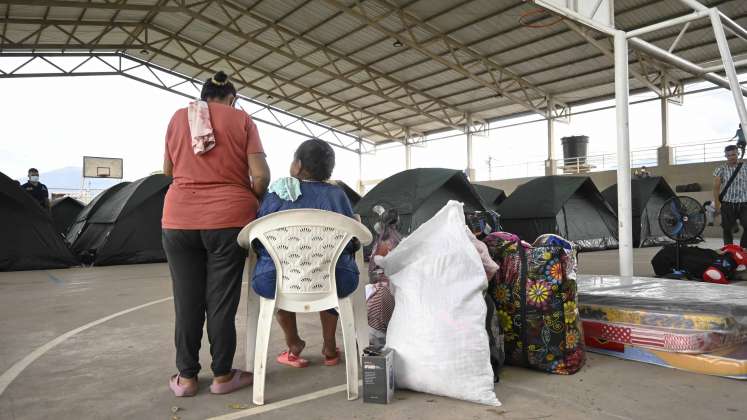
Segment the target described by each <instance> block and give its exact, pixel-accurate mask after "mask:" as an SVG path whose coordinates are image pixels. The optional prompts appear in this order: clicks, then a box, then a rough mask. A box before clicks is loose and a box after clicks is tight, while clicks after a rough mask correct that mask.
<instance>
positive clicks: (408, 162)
mask: <svg viewBox="0 0 747 420" xmlns="http://www.w3.org/2000/svg"><path fill="white" fill-rule="evenodd" d="M405 169H412V145H410V128H409V127H408V128H406V129H405Z"/></svg>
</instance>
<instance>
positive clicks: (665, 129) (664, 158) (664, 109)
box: [656, 77, 674, 167]
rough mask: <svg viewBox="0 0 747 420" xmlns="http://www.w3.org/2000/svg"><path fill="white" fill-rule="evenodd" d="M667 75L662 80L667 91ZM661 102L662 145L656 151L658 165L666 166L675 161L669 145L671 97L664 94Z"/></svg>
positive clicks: (663, 88)
mask: <svg viewBox="0 0 747 420" xmlns="http://www.w3.org/2000/svg"><path fill="white" fill-rule="evenodd" d="M667 83H668V81H667V79H666V77H665V78H664V79H663V80H662V91H664V92H666V84H667ZM659 101H660V103H661V146H660V147H659V149H657V151H656V166H658V167H664V166H669V165H672V164H673V163H674V159H673V158H674V156H673V154H672V148H671V147H670V146H669V99H668V97H667V96H662V97H661V98H660V99H659Z"/></svg>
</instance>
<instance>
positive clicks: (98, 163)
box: [83, 156, 123, 179]
mask: <svg viewBox="0 0 747 420" xmlns="http://www.w3.org/2000/svg"><path fill="white" fill-rule="evenodd" d="M122 163H123V162H122V159H121V158H106V157H96V156H83V178H114V179H122V178H123V176H122V175H123V171H122Z"/></svg>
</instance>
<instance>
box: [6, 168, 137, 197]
mask: <svg viewBox="0 0 747 420" xmlns="http://www.w3.org/2000/svg"><path fill="white" fill-rule="evenodd" d="M39 178H40V179H39V180H40V181H41V182H42V183H43V184H44V185H46V186H47V188H49V189H50V190H52V192H63V191H79V190H80V189H81V186H82V185H83V168H81V167H75V166H68V167H65V168H60V169H54V170H52V171H49V172H41V173H40V174H39ZM18 181H20V182H21V183H22V184H23V183H24V182H26V181H28V178H26V177H25V176H24V177H23V178H20V179H18ZM122 181H123V180H121V179H106V178H87V179H86V183H85V189H92V190H105V189H107V188H109V187H111V186H112V185H114V184H118V183H120V182H122Z"/></svg>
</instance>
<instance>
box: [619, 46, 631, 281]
mask: <svg viewBox="0 0 747 420" xmlns="http://www.w3.org/2000/svg"><path fill="white" fill-rule="evenodd" d="M628 87H629V86H628V39H627V37H626V35H625V32H623V31H615V108H616V110H617V219H618V222H617V226H618V240H619V242H620V249H619V253H620V275H621V276H632V275H633V211H632V208H631V194H630V138H629V131H628V124H629V121H628V106H629V102H628Z"/></svg>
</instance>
